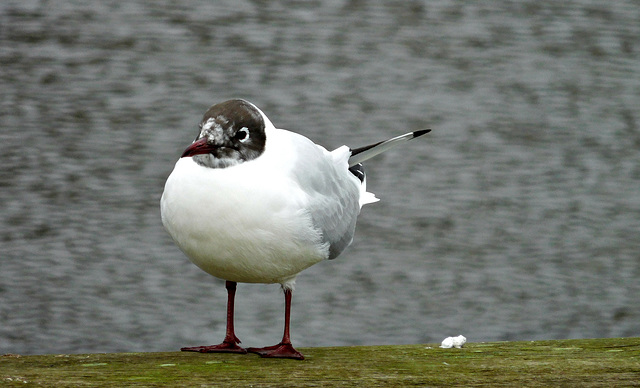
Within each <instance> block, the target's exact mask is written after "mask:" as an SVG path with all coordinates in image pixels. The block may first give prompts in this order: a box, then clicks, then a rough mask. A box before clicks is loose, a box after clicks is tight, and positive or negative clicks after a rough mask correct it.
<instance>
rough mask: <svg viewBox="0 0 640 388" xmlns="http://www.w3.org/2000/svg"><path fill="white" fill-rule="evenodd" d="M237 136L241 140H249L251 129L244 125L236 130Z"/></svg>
mask: <svg viewBox="0 0 640 388" xmlns="http://www.w3.org/2000/svg"><path fill="white" fill-rule="evenodd" d="M235 138H236V139H238V140H239V141H240V142H242V143H244V142H246V141H247V140H249V129H248V128H247V127H242V128H240V129H239V130H238V132H236V135H235Z"/></svg>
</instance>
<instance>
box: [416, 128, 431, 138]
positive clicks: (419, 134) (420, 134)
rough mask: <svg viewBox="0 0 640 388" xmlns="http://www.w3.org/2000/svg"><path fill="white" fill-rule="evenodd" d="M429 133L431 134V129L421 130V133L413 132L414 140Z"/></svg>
mask: <svg viewBox="0 0 640 388" xmlns="http://www.w3.org/2000/svg"><path fill="white" fill-rule="evenodd" d="M429 132H431V129H421V130H419V131H413V138H414V139H415V138H416V137H418V136H422V135H425V134H427V133H429Z"/></svg>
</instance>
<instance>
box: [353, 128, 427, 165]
mask: <svg viewBox="0 0 640 388" xmlns="http://www.w3.org/2000/svg"><path fill="white" fill-rule="evenodd" d="M429 132H431V130H430V129H422V130H419V131H413V132H409V133H405V134H404V135H400V136H396V137H393V138H391V139H389V140H385V141H381V142H379V143H375V144H371V145H368V146H364V147H360V148H354V149H352V150H351V157H350V158H349V167H353V166H355V165H356V164H358V163H362V162H364V161H365V160H367V159H370V158H373V157H374V156H376V155H378V154H380V153H382V152H385V151H386V150H389V149H391V148H393V147H395V146H397V145H399V144H400V143H404V142H405V141H409V140H411V139H415V138H416V137H418V136H422V135H424V134H426V133H429Z"/></svg>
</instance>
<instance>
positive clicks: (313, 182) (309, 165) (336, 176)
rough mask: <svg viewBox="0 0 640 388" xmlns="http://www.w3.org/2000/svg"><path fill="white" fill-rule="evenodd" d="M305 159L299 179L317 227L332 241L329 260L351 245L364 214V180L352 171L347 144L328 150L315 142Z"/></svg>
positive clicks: (299, 167)
mask: <svg viewBox="0 0 640 388" xmlns="http://www.w3.org/2000/svg"><path fill="white" fill-rule="evenodd" d="M311 144H312V145H313V146H314V147H315V150H311V149H309V150H308V151H309V154H307V155H306V157H304V159H302V158H301V159H300V160H298V162H297V163H296V168H295V172H294V174H295V176H296V180H297V181H298V183H299V184H300V187H301V189H302V190H304V191H305V193H306V194H307V195H308V199H309V202H308V206H307V207H306V210H307V211H308V213H309V215H310V216H311V220H312V223H313V226H314V227H315V228H316V229H317V230H319V231H320V232H321V234H322V242H323V243H328V244H329V260H331V259H335V258H336V257H338V255H340V253H342V251H343V250H344V249H345V248H346V247H347V246H349V244H351V241H352V240H353V235H354V233H355V228H356V220H357V218H358V214H359V213H360V194H361V189H360V184H361V182H360V181H359V180H358V178H356V177H355V176H354V175H353V174H352V173H351V172H349V170H348V163H347V160H348V158H349V155H350V151H349V150H348V149H347V148H346V147H344V149H343V150H340V151H338V150H336V151H334V152H332V153H328V152H327V151H326V150H324V149H323V148H321V147H319V146H317V145H315V144H313V143H311Z"/></svg>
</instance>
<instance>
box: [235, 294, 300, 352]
mask: <svg viewBox="0 0 640 388" xmlns="http://www.w3.org/2000/svg"><path fill="white" fill-rule="evenodd" d="M291 296H292V295H291V290H284V334H283V336H282V342H280V343H279V344H277V345H274V346H267V347H264V348H249V349H247V351H249V352H250V353H257V354H259V355H260V356H262V357H274V358H293V359H296V360H304V356H303V355H302V353H300V352H299V351H297V350H295V349H294V348H293V345H291V337H290V336H289V321H290V319H291Z"/></svg>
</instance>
